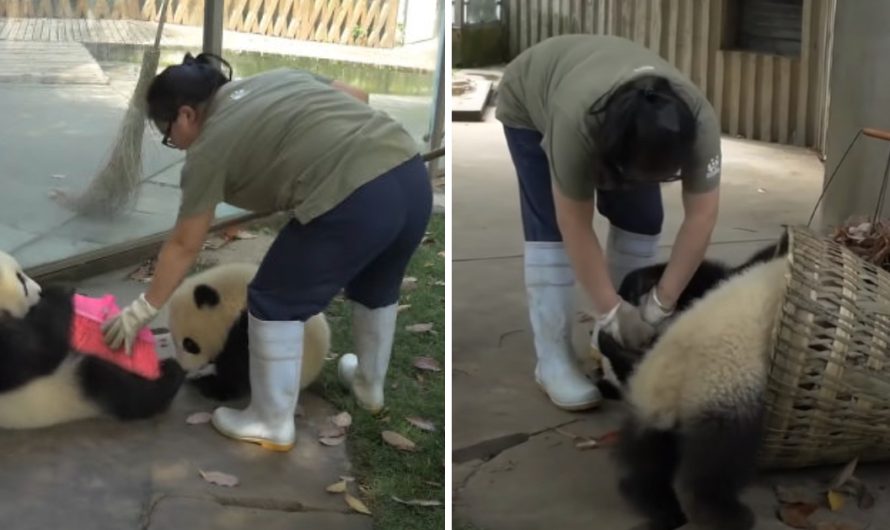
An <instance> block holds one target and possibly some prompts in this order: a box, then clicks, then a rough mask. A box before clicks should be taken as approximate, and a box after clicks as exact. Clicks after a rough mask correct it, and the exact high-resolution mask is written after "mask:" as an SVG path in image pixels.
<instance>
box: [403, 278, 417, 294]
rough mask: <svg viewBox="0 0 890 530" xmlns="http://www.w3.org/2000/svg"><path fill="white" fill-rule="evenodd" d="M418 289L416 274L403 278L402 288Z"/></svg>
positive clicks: (408, 289)
mask: <svg viewBox="0 0 890 530" xmlns="http://www.w3.org/2000/svg"><path fill="white" fill-rule="evenodd" d="M414 289H417V278H415V277H414V276H405V277H404V278H402V290H405V291H413V290H414Z"/></svg>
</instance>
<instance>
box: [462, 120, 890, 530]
mask: <svg viewBox="0 0 890 530" xmlns="http://www.w3.org/2000/svg"><path fill="white" fill-rule="evenodd" d="M452 138H453V149H452V151H453V176H452V179H451V182H452V183H453V186H454V188H453V199H452V215H451V219H452V223H453V225H452V228H453V247H452V248H453V250H452V256H453V270H452V278H453V282H454V283H453V291H452V292H453V298H452V312H453V313H452V314H453V320H452V323H453V324H452V325H453V332H452V333H453V335H452V345H453V346H452V355H453V364H452V367H453V372H452V373H453V393H452V395H453V402H452V411H453V412H452V414H453V418H454V420H453V433H452V439H453V447H454V453H453V455H452V461H453V462H454V483H453V489H454V499H455V520H458V521H464V522H468V523H471V524H472V525H474V527H476V528H480V529H484V530H500V529H511V530H521V529H523V530H524V529H539V528H558V529H560V530H574V529H578V530H581V529H584V530H589V529H591V528H595V529H603V530H625V529H628V528H631V527H632V526H634V525H635V524H637V523H639V522H640V518H639V517H638V516H636V515H635V514H634V513H633V512H631V510H630V509H629V508H628V506H627V505H625V504H624V502H623V501H622V500H621V499H620V497H619V496H618V493H617V491H616V477H615V469H614V466H613V464H612V462H611V460H610V458H609V454H608V451H607V450H605V449H598V450H587V451H579V450H578V449H576V448H575V447H574V442H573V439H572V436H573V435H584V436H600V435H603V434H605V433H607V432H610V431H612V430H614V429H616V428H617V427H618V418H619V416H620V413H621V405H619V404H615V403H607V404H604V405H603V406H602V407H601V408H600V409H599V410H597V411H591V412H586V413H575V414H572V413H567V412H563V411H560V410H559V409H557V408H555V407H554V406H552V405H551V404H550V402H549V401H548V400H547V399H546V397H545V396H544V395H543V393H542V392H541V391H540V390H538V388H537V387H536V385H535V383H534V380H533V370H534V350H533V346H532V343H531V334H530V326H529V323H528V316H527V309H526V301H525V291H524V287H523V264H522V263H523V262H522V248H523V241H522V229H521V225H520V217H519V207H518V194H517V185H516V177H515V174H514V171H513V167H512V165H511V162H510V158H509V154H508V151H507V146H506V144H505V142H504V140H503V133H502V130H501V126H500V124H499V123H498V122H497V121H494V119H493V117H492V116H491V115H490V114H489V116H488V120H487V121H486V122H483V123H478V124H477V123H455V124H453V135H452ZM724 159H725V161H724V173H723V186H722V190H723V194H722V201H721V218H720V223H719V226H718V227H717V229H716V231H715V234H714V238H713V245H712V247H711V249H710V251H709V253H708V254H709V256H711V257H715V258H721V259H725V260H728V261H730V262H738V261H741V260H742V259H744V258H745V257H747V256H748V255H749V254H750V253H752V252H753V251H754V250H755V249H757V248H759V247H760V246H761V245H762V244H764V243H765V242H767V241H770V240H773V239H774V238H775V237H777V236H778V235H779V234H780V231H781V225H782V224H785V223H788V224H798V223H806V221H807V218H808V217H809V214H810V211H811V210H812V208H813V206H814V204H815V201H816V199H817V197H818V194H819V191H820V189H821V182H822V171H823V170H822V164H821V163H820V162H819V160H818V158H817V157H816V155H815V154H814V153H812V152H810V151H806V150H800V149H796V148H785V147H779V146H770V145H765V144H757V143H753V142H748V141H742V140H734V139H728V138H727V139H725V140H724ZM664 196H665V208H666V211H667V219H666V223H665V229H664V236H663V243H662V246H661V247H660V257H661V258H662V259H666V258H667V257H668V255H669V252H670V243H671V241H672V240H673V238H674V236H675V234H676V232H677V229H678V227H679V223H680V222H681V219H682V207H681V203H680V196H679V184H673V185H669V186H667V187H666V188H665V193H664ZM595 226H596V229H597V231H598V233H600V234H605V233H606V232H605V230H606V228H607V225H606V223H604V221H603V219H602V218H598V219H597V220H596V223H595ZM578 299H579V309H581V308H584V307H586V304H584V303H583V302H582V301H581V299H582V297H581V296H580V295H579V296H578ZM590 326H591V325H590V324H589V323H584V324H581V323H579V324H578V325H577V326H576V327H575V337H574V339H575V347H576V351H577V352H579V354H580V356H581V357H582V358H584V357H586V356H585V352H587V351H588V346H587V344H588V339H587V334H588V332H589V329H590ZM584 360H588V361H589V359H584ZM837 471H838V469H834V468H831V469H822V470H810V471H808V472H806V473H803V472H800V473H786V474H779V475H776V474H773V475H770V476H768V477H765V478H764V479H763V480H762V481H760V482H759V483H758V486H757V487H756V488H754V489H752V490H751V491H750V492H749V494H748V497H747V499H746V500H747V501H749V502H751V503H752V505H753V506H754V507H755V509H756V510H757V512H758V515H759V516H760V518H761V523H760V525H759V526H758V528H762V529H767V530H768V529H780V528H787V527H785V526H783V525H782V524H781V523H779V522H778V521H776V517H775V516H774V510H775V505H776V502H775V495H774V494H773V492H772V490H771V486H772V484H774V483H780V484H784V485H787V484H797V483H799V482H801V481H805V482H807V483H813V481H817V480H829V479H830V478H832V476H833V475H834V474H835V473H836V472H837ZM858 474H859V475H860V476H861V478H863V479H865V480H867V482H868V485H869V487H871V488H872V491H873V492H875V493H876V494H877V495H878V497H879V498H878V501H877V504H876V506H875V508H873V509H872V510H870V511H868V512H862V513H859V512H856V513H852V512H851V513H847V512H844V515H845V516H848V517H853V518H854V520H860V521H869V520H870V521H873V522H875V524H874V525H873V526H872V527H871V528H890V524H888V523H886V521H888V520H890V519H888V517H890V499H886V498H881V497H886V495H885V494H884V493H883V492H882V491H881V490H879V489H878V488H879V487H882V486H884V485H887V484H890V474H888V473H887V468H882V467H879V466H868V467H866V466H862V467H861V468H860V473H858ZM866 477H867V478H866ZM854 508H855V507H854ZM853 512H855V510H853ZM821 516H822V515H820V517H821Z"/></svg>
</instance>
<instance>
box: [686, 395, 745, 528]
mask: <svg viewBox="0 0 890 530" xmlns="http://www.w3.org/2000/svg"><path fill="white" fill-rule="evenodd" d="M745 409H746V407H738V410H745ZM747 410H751V409H750V408H749V409H747ZM757 410H758V412H757V413H755V414H751V415H748V416H739V415H738V414H737V413H730V412H726V413H722V414H714V415H711V416H709V417H707V418H704V419H701V420H699V421H697V422H695V423H694V424H692V425H691V426H689V427H688V428H687V429H685V432H684V434H683V436H682V438H681V441H680V454H681V461H680V466H679V469H678V492H679V493H680V497H681V500H682V503H683V507H684V509H685V511H686V514H687V515H688V516H689V520H690V521H691V522H693V523H695V524H696V525H697V526H696V528H703V529H705V528H706V529H713V530H717V529H720V530H750V529H752V528H754V524H755V516H754V513H753V512H752V511H751V509H750V508H748V507H747V506H745V505H744V504H743V503H742V502H741V499H740V495H741V493H742V491H743V490H744V488H745V487H746V486H747V485H748V484H749V483H750V482H751V481H752V479H753V478H754V469H755V468H756V463H757V453H758V450H759V447H760V440H761V432H762V427H761V425H762V423H761V422H762V412H760V411H759V408H758V409H757Z"/></svg>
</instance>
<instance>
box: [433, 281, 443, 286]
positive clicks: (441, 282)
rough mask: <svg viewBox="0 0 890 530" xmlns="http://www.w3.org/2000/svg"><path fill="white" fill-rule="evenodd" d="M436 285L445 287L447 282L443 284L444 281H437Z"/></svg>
mask: <svg viewBox="0 0 890 530" xmlns="http://www.w3.org/2000/svg"><path fill="white" fill-rule="evenodd" d="M435 285H437V286H439V287H445V282H443V281H442V280H436V283H435Z"/></svg>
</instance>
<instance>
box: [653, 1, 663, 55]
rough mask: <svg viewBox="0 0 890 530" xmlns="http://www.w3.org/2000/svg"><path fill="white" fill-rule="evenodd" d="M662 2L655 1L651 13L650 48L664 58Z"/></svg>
mask: <svg viewBox="0 0 890 530" xmlns="http://www.w3.org/2000/svg"><path fill="white" fill-rule="evenodd" d="M661 5H662V1H661V0H654V1H653V2H652V8H651V10H650V12H649V47H650V48H651V49H652V50H653V51H654V52H656V53H657V54H659V55H661V56H662V57H664V47H663V42H662V38H661V34H662V32H661V26H662V22H661V17H662V12H661Z"/></svg>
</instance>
